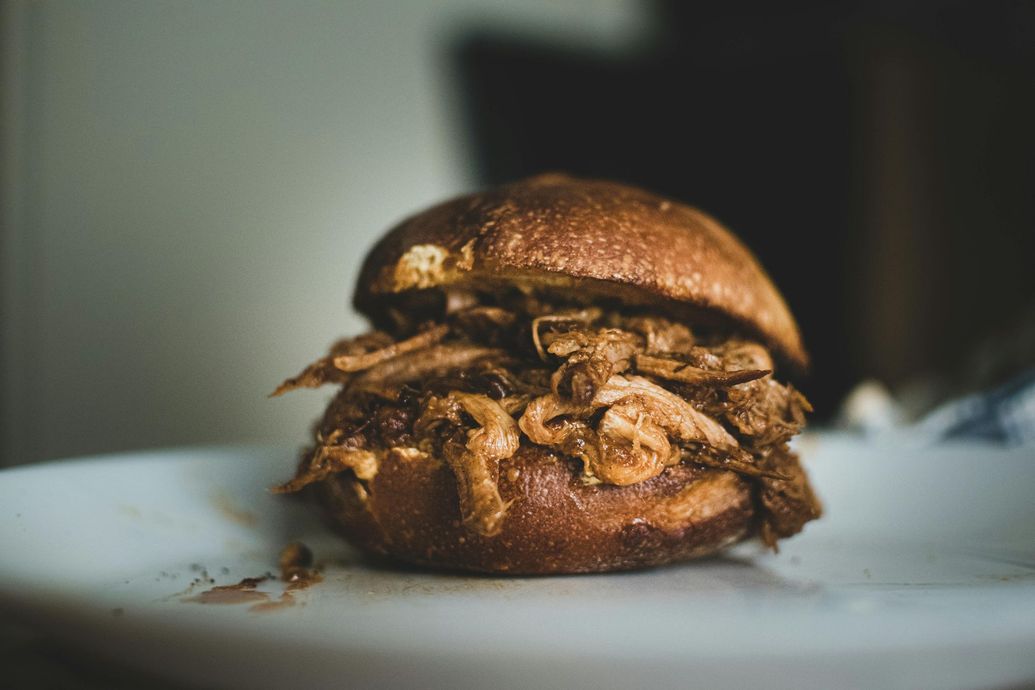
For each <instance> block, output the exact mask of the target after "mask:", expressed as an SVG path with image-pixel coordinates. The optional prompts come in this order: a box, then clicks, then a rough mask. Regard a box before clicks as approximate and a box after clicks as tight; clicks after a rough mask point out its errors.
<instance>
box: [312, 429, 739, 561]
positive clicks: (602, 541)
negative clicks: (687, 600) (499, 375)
mask: <svg viewBox="0 0 1035 690" xmlns="http://www.w3.org/2000/svg"><path fill="white" fill-rule="evenodd" d="M580 474H581V473H580V471H579V466H578V463H577V462H576V461H574V460H565V459H562V458H558V457H557V456H554V455H551V454H550V453H548V452H547V451H546V450H544V449H543V448H540V447H537V446H523V447H522V448H521V449H520V450H519V451H518V452H517V453H516V454H515V455H514V456H513V457H511V458H510V459H509V460H504V461H502V462H501V463H500V479H499V490H500V494H501V496H502V497H503V500H504V501H510V502H511V504H510V508H509V509H508V511H507V516H506V519H505V520H504V521H503V528H502V531H501V532H500V533H499V534H496V535H495V536H492V537H483V536H479V535H478V534H475V533H473V532H471V531H469V530H467V529H465V528H464V526H463V525H462V524H461V522H460V511H459V499H458V497H457V492H456V479H455V478H454V476H453V473H452V471H451V470H450V469H449V467H448V466H447V465H446V464H445V463H444V462H440V461H438V460H436V459H434V458H429V457H427V456H418V457H408V456H406V455H403V454H402V453H399V452H396V451H393V452H390V453H388V454H387V456H386V457H385V458H384V460H382V462H381V466H380V469H379V470H378V473H377V475H376V476H375V477H374V478H373V479H371V480H369V481H366V482H359V481H358V480H356V479H355V477H354V476H353V475H352V474H351V473H341V474H338V475H334V476H333V477H330V478H328V479H326V480H324V481H323V482H321V483H320V484H318V485H317V486H316V489H317V491H318V492H319V495H320V497H321V499H322V502H323V504H324V506H325V508H326V514H327V516H328V518H329V519H330V521H331V523H332V524H333V525H334V526H335V527H336V528H337V529H338V530H339V531H340V532H341V533H343V534H344V536H345V537H346V538H347V539H348V540H349V541H350V542H351V543H353V544H354V545H355V546H357V547H359V548H361V549H363V550H365V551H368V552H373V553H377V554H382V555H386V556H390V557H392V558H395V559H398V560H402V561H405V562H408V563H414V564H419V565H424V566H432V567H436V568H444V569H453V570H471V571H478V572H491V573H503V572H505V573H510V574H530V575H545V574H551V573H589V572H604V571H611V570H627V569H632V568H642V567H648V566H654V565H660V564H663V563H670V562H674V561H682V560H686V559H690V558H696V557H700V556H706V555H708V554H711V553H714V552H716V551H718V550H719V549H721V548H723V547H725V546H728V545H730V544H732V543H734V542H737V541H739V540H741V539H743V538H745V537H747V536H749V535H750V534H751V533H752V532H753V529H754V524H755V521H754V515H753V510H752V500H751V493H750V489H749V487H748V484H747V483H746V482H745V481H744V480H743V479H741V478H740V477H739V476H738V475H736V474H734V473H732V472H727V471H723V470H712V469H704V468H701V467H695V466H690V465H677V466H674V467H670V468H668V469H667V470H666V471H665V472H663V473H662V474H661V475H659V476H657V477H655V478H654V479H651V480H648V481H645V482H641V483H639V484H633V485H630V486H613V485H605V484H598V485H587V484H585V483H583V482H582V480H581V479H580Z"/></svg>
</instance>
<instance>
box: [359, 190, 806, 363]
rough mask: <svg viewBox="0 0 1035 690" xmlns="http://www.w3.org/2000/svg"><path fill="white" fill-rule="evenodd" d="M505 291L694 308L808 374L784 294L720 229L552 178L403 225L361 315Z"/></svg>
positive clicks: (646, 202) (640, 199) (692, 214)
mask: <svg viewBox="0 0 1035 690" xmlns="http://www.w3.org/2000/svg"><path fill="white" fill-rule="evenodd" d="M501 283H502V284H522V283H523V284H526V285H532V286H544V287H548V286H554V287H562V288H563V287H577V288H578V291H579V292H587V291H588V292H591V293H596V294H602V295H606V296H610V297H615V298H618V299H621V300H624V301H628V302H631V303H645V302H647V303H651V304H652V305H654V306H655V307H662V308H664V307H665V306H666V305H668V306H675V307H678V306H683V307H690V308H693V309H694V310H696V311H699V312H701V313H704V314H706V315H707V314H711V315H713V316H721V317H725V318H726V319H728V320H731V321H732V322H734V323H735V324H737V325H739V326H740V327H741V328H744V329H747V330H748V331H749V332H752V333H754V334H756V335H757V336H760V337H761V338H762V339H763V340H765V341H766V342H767V343H768V344H769V345H770V347H772V348H773V349H774V350H775V351H776V352H777V354H779V355H781V356H782V358H783V359H785V360H786V361H787V362H789V363H791V364H792V365H794V366H795V367H797V368H799V369H803V368H804V367H805V366H806V365H807V361H808V356H807V354H806V353H805V349H804V346H803V345H802V341H801V335H800V334H799V332H798V327H797V325H796V324H795V322H794V318H793V317H792V316H791V313H790V311H789V310H788V309H787V305H786V304H785V303H784V301H783V298H782V297H781V296H780V293H779V292H778V291H777V290H776V288H775V287H774V286H773V283H772V281H770V279H769V277H768V276H767V275H766V273H765V271H764V270H763V269H762V267H761V266H760V265H759V263H758V261H757V260H756V259H755V258H754V256H753V255H752V254H751V252H749V251H748V250H747V248H745V247H744V245H743V244H741V243H740V241H739V240H737V238H736V237H734V236H733V235H732V234H731V233H730V232H729V231H728V230H726V229H725V228H723V227H722V226H721V225H720V224H719V223H718V222H717V221H715V220H714V219H712V218H711V217H709V216H707V215H705V214H704V213H702V212H700V211H698V210H697V209H694V208H691V207H689V206H686V205H683V204H680V203H677V202H674V201H670V200H667V199H664V198H662V197H659V196H656V195H654V194H651V193H649V192H646V191H644V190H641V189H637V188H635V187H629V186H626V185H621V184H617V183H614V182H605V181H599V180H580V179H573V178H570V177H567V176H563V175H556V174H552V175H541V176H538V177H533V178H530V179H526V180H522V181H519V182H515V183H513V184H509V185H505V186H502V187H497V188H495V189H490V190H488V191H485V192H481V193H478V194H472V195H469V196H465V197H461V198H458V199H454V200H452V201H448V202H446V203H444V204H440V205H438V206H435V207H434V208H431V209H429V210H427V211H425V212H424V213H420V214H418V215H416V216H413V217H412V218H409V219H407V220H405V221H403V222H402V223H401V224H400V225H398V226H396V227H395V228H394V229H392V230H391V231H390V232H389V233H388V234H387V235H386V236H385V237H384V238H383V239H382V240H381V241H380V242H379V243H378V244H377V245H376V246H375V247H374V249H373V250H372V251H371V253H370V254H369V255H368V256H367V258H366V261H365V262H364V264H363V270H362V272H361V274H360V278H359V284H358V286H357V289H356V296H355V305H356V308H357V309H359V311H361V312H363V313H365V314H367V315H368V316H373V317H376V316H377V314H378V313H379V312H380V311H381V307H382V305H383V301H384V299H385V298H387V297H389V296H391V295H394V294H398V293H402V292H406V291H410V290H414V289H421V288H435V287H442V286H447V285H459V286H468V285H469V286H481V287H485V286H492V285H494V284H501ZM659 298H660V300H659Z"/></svg>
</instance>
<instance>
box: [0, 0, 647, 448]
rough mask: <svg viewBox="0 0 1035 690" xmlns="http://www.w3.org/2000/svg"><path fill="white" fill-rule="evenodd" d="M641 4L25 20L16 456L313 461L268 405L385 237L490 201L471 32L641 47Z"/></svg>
mask: <svg viewBox="0 0 1035 690" xmlns="http://www.w3.org/2000/svg"><path fill="white" fill-rule="evenodd" d="M643 15H644V8H643V7H642V6H641V5H640V4H638V3H636V2H632V1H631V0H628V1H627V0H608V1H600V0H582V1H578V2H576V1H571V0H568V1H565V2H551V1H550V0H520V1H515V0H510V1H502V0H501V1H499V2H488V3H486V2H473V1H472V0H450V1H447V2H437V3H432V2H426V1H422V0H406V1H387V0H382V1H372V2H342V3H317V2H305V3H265V2H199V3H186V2H139V1H137V0H133V1H131V2H92V3H85V2H44V1H40V2H8V3H6V4H5V6H4V27H3V32H4V33H3V39H4V48H3V51H4V52H3V57H4V87H3V93H4V113H3V116H4V120H3V121H4V137H3V142H4V149H3V161H2V162H3V172H4V177H3V180H2V187H0V191H2V194H3V197H2V213H3V221H4V225H3V235H2V240H3V264H2V269H0V270H2V273H0V279H2V281H3V285H2V287H3V307H4V313H3V327H2V330H3V343H2V344H3V369H2V374H3V403H4V405H3V408H2V409H3V420H2V421H3V426H2V430H3V438H2V442H3V456H2V462H3V463H6V464H15V463H20V462H29V461H34V460H39V459H44V458H54V457H62V456H68V455H75V454H82V453H92V452H101V451H109V450H118V449H126V448H136V447H144V446H161V445H172V444H183V443H197V442H210V441H237V440H250V441H254V440H264V439H298V440H300V441H301V440H302V439H303V438H304V437H305V434H306V430H307V429H308V426H309V423H310V421H311V419H312V418H313V417H314V416H315V415H316V414H317V412H318V410H319V408H320V407H321V405H322V404H323V403H324V402H325V400H326V399H327V397H328V395H329V393H328V392H318V393H309V394H305V393H302V394H295V395H292V396H289V397H287V398H283V399H278V400H276V401H270V400H267V399H266V397H265V395H266V393H268V392H269V391H270V390H271V389H272V388H273V386H274V385H275V384H276V383H277V382H278V381H279V380H280V379H281V378H283V377H284V376H287V375H289V374H292V373H294V372H295V371H296V370H297V369H299V368H300V367H301V366H302V365H304V364H305V363H306V362H308V361H310V359H312V358H313V357H314V356H315V355H317V354H319V353H321V352H322V351H323V349H324V348H325V347H326V345H327V344H328V343H329V342H330V341H332V340H333V339H335V338H336V337H337V336H339V335H342V334H346V333H354V332H357V331H358V330H360V329H361V328H362V326H363V324H362V322H361V320H360V319H358V318H357V317H356V316H355V315H353V314H352V313H351V312H350V310H349V309H348V307H347V298H348V293H349V292H350V291H351V289H352V285H353V281H354V279H355V275H356V270H357V267H358V264H359V261H360V259H361V257H362V255H363V253H364V252H365V251H366V249H367V248H368V247H369V246H370V245H371V244H372V242H373V241H374V240H375V239H376V237H377V235H378V234H379V233H381V232H382V231H383V230H384V229H385V228H386V227H387V226H389V225H390V224H391V223H393V222H394V221H396V220H398V219H399V218H400V217H402V216H404V215H406V214H408V213H410V212H412V211H414V210H417V209H419V208H420V207H422V206H424V205H426V204H429V203H431V202H434V201H436V200H439V199H441V198H443V197H445V196H449V195H452V194H455V193H458V192H460V191H463V190H465V189H467V188H469V187H470V186H471V185H472V184H473V183H474V180H473V179H472V175H471V173H470V170H469V165H468V161H469V151H468V149H467V140H466V137H465V134H464V131H463V129H462V122H461V119H460V117H459V110H458V105H457V101H456V96H457V93H456V84H455V82H454V81H453V75H452V70H451V64H450V62H449V59H448V47H449V45H450V41H451V40H453V39H455V38H456V37H457V36H458V35H460V34H461V33H462V32H463V30H464V28H465V27H468V28H469V27H474V26H495V27H507V28H509V29H510V30H512V31H515V32H525V33H532V34H549V35H550V36H551V37H552V38H553V39H554V40H560V41H569V42H580V43H584V44H586V45H589V46H591V47H595V48H597V49H599V50H622V49H628V47H629V46H630V45H632V44H634V43H635V40H636V37H637V36H639V35H640V33H641V31H642V29H643V26H642V23H643V21H644V16H643Z"/></svg>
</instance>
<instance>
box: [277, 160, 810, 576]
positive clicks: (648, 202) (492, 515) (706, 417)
mask: <svg viewBox="0 0 1035 690" xmlns="http://www.w3.org/2000/svg"><path fill="white" fill-rule="evenodd" d="M355 306H356V308H357V309H358V310H359V311H360V312H362V313H363V314H365V315H367V316H368V317H369V318H370V320H371V321H372V323H373V325H374V330H372V331H370V332H368V333H365V334H363V335H360V336H358V337H355V338H350V339H346V340H342V341H340V342H338V343H335V344H334V345H333V346H332V347H331V350H330V352H329V353H328V354H327V355H326V356H325V357H323V358H322V359H319V360H317V361H316V362H314V363H313V364H311V365H309V367H308V368H306V369H305V370H304V371H303V372H302V373H300V374H299V375H298V376H296V377H294V378H291V379H288V380H287V381H285V382H284V383H283V384H282V385H281V386H280V387H279V388H278V389H277V390H276V391H275V395H279V394H281V393H284V392H286V391H290V390H293V389H296V388H303V387H316V386H321V385H324V384H336V385H339V386H341V389H340V391H339V392H338V394H337V396H336V397H335V398H334V399H333V401H332V402H331V403H330V405H329V406H328V408H327V411H326V412H325V414H324V416H323V419H322V421H320V422H319V423H318V425H317V427H316V432H315V436H316V438H315V444H314V446H313V447H312V448H311V449H310V450H309V451H308V452H307V453H306V454H305V455H304V457H303V459H302V462H301V464H300V466H299V468H298V472H297V475H296V476H295V478H294V479H292V480H291V481H289V482H287V483H286V484H284V485H282V486H280V487H278V488H277V489H276V490H277V491H280V492H296V491H300V490H302V489H307V490H312V491H314V492H315V494H316V495H317V496H318V497H319V499H320V501H321V502H322V504H323V506H324V508H325V510H326V513H327V515H328V516H329V518H330V520H331V522H332V524H334V525H335V526H336V527H337V528H338V529H339V530H340V531H341V532H342V534H343V535H344V536H345V537H346V538H347V539H348V540H349V541H350V542H352V543H353V544H355V545H356V546H358V547H360V548H361V549H364V550H366V551H369V552H375V553H378V554H384V555H388V556H391V557H394V558H396V559H400V560H402V561H407V562H410V563H417V564H422V565H426V566H433V567H440V568H451V569H463V570H473V571H482V572H491V573H504V572H506V573H525V574H533V573H535V574H542V573H573V572H599V571H609V570H620V569H628V568H639V567H645V566H652V565H658V564H662V563H669V562H672V561H678V560H684V559H689V558H694V557H698V556H704V555H707V554H711V553H714V552H715V551H717V550H719V549H721V548H723V547H725V546H728V545H730V544H733V543H735V542H738V541H741V540H743V539H745V538H748V537H751V536H758V537H760V538H761V540H762V541H763V542H764V543H765V544H767V545H769V546H771V547H775V545H776V542H777V540H778V539H781V538H784V537H789V536H791V535H793V534H795V533H797V532H799V531H800V530H801V529H802V526H803V525H804V524H805V523H806V522H808V521H809V520H812V519H814V518H816V517H818V516H819V512H820V508H819V504H818V502H817V500H816V498H815V496H814V495H813V493H812V490H811V488H810V487H809V483H808V479H807V478H806V476H805V473H804V471H803V470H802V468H801V466H800V465H799V464H798V459H797V457H796V456H795V455H794V453H792V452H791V451H790V450H789V449H788V446H787V442H788V440H789V439H790V438H791V437H792V436H794V435H795V434H796V433H798V431H799V430H800V429H801V427H802V425H803V423H804V420H805V413H806V412H809V411H810V408H809V403H808V402H807V401H806V400H805V398H804V397H803V396H802V395H801V393H799V392H798V391H796V390H795V389H794V388H792V387H791V386H790V385H788V384H786V383H783V382H781V381H779V380H777V379H776V378H774V371H775V368H776V365H777V364H780V365H781V366H785V367H787V368H789V369H791V370H792V371H793V370H802V369H803V368H804V367H805V365H806V363H807V356H806V354H805V351H804V349H803V347H802V343H801V338H800V336H799V333H798V329H797V326H796V325H795V323H794V320H793V318H792V317H791V315H790V313H789V312H788V310H787V306H786V305H785V304H784V302H783V300H782V298H781V297H780V294H779V293H778V292H777V291H776V288H774V287H773V284H772V283H771V282H770V280H769V278H768V277H767V276H766V274H765V273H764V272H763V270H762V268H761V267H760V266H759V265H758V263H757V261H756V260H755V259H754V257H753V256H752V255H751V254H750V253H749V252H748V250H747V249H745V248H744V246H743V245H741V244H740V242H738V241H737V239H736V238H734V237H733V235H731V234H730V233H729V232H728V231H727V230H725V229H724V228H723V227H722V226H720V225H719V224H718V223H717V222H716V221H715V220H713V219H711V218H710V217H708V216H706V215H704V214H702V213H701V212H699V211H697V210H695V209H692V208H689V207H687V206H684V205H682V204H679V203H676V202H673V201H668V200H665V199H662V198H659V197H657V196H654V195H653V194H650V193H647V192H645V191H642V190H639V189H634V188H631V187H626V186H623V185H619V184H615V183H611V182H602V181H589V180H578V179H572V178H569V177H564V176H559V175H547V176H540V177H535V178H532V179H528V180H524V181H521V182H517V183H514V184H511V185H506V186H503V187H499V188H497V189H493V190H490V191H487V192H484V193H480V194H474V195H471V196H466V197H463V198H460V199H455V200H453V201H449V202H447V203H444V204H442V205H439V206H436V207H434V208H432V209H430V210H428V211H426V212H424V213H421V214H419V215H417V216H414V217H412V218H410V219H408V220H406V221H404V222H403V223H402V224H400V225H399V226H397V227H396V228H394V229H393V230H391V231H390V232H389V233H388V234H387V235H386V236H385V237H384V238H383V239H382V240H381V241H380V242H379V243H378V244H377V246H375V247H374V249H373V251H372V252H371V253H370V255H369V256H368V257H367V259H366V262H365V263H364V265H363V269H362V272H361V276H360V279H359V285H358V288H357V291H356V295H355Z"/></svg>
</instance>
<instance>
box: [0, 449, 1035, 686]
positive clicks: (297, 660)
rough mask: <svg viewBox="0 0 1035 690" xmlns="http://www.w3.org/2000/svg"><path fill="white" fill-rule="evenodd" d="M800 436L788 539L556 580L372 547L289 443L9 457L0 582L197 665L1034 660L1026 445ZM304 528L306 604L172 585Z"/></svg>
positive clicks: (219, 577)
mask: <svg viewBox="0 0 1035 690" xmlns="http://www.w3.org/2000/svg"><path fill="white" fill-rule="evenodd" d="M800 445H801V449H802V451H803V453H804V454H805V456H806V458H807V465H808V466H809V468H810V471H811V472H812V475H813V477H814V479H815V483H816V486H817V487H818V490H819V493H820V494H821V496H822V497H823V499H824V500H825V502H826V504H827V516H826V517H824V518H823V520H822V521H820V522H818V523H814V524H813V525H811V526H809V527H808V528H807V529H806V531H805V533H804V534H802V535H800V536H798V537H796V538H794V539H792V540H790V541H787V542H785V543H784V544H783V546H782V550H781V553H780V554H779V555H772V554H766V553H761V552H760V551H759V550H758V549H757V547H755V546H752V545H745V546H742V547H740V548H739V549H738V550H736V551H735V552H734V553H733V554H732V555H730V556H728V557H724V558H720V559H713V560H709V561H704V562H699V563H694V564H689V565H685V566H679V567H672V568H667V569H662V570H657V571H653V572H640V573H627V574H616V575H607V576H578V577H555V578H506V579H497V578H487V577H461V576H455V575H441V574H426V573H421V572H416V571H398V570H396V571H393V570H388V569H384V568H379V567H376V566H371V565H366V564H364V563H363V562H362V560H361V559H359V558H358V557H357V556H356V555H355V554H353V553H352V552H351V551H350V550H349V549H348V548H347V547H345V546H344V545H342V544H340V543H339V542H337V540H335V539H334V538H333V537H330V536H329V535H328V534H327V533H326V531H325V530H324V529H323V528H322V526H321V525H320V523H319V522H318V521H317V520H315V519H314V518H312V517H311V516H310V514H309V512H308V511H307V510H306V508H305V507H304V506H301V505H298V504H296V503H295V502H293V501H290V500H285V499H284V498H278V497H274V496H271V495H270V494H268V493H267V492H266V490H265V489H266V487H267V486H269V485H270V484H272V483H274V482H275V481H277V480H279V479H283V478H284V477H285V476H287V475H288V474H289V473H290V471H291V468H292V466H293V463H294V457H295V452H294V451H293V450H291V449H286V448H279V449H277V448H253V447H251V448H242V447H236V448H210V449H186V450H177V451H162V452H150V453H134V454H126V455H119V456H110V457H102V458H92V459H84V460H79V461H74V462H65V463H54V464H50V465H46V466H38V467H29V468H24V469H14V470H8V471H4V472H2V473H0V602H2V603H3V604H4V605H5V607H6V608H8V609H9V610H14V611H15V612H17V613H18V614H19V615H20V616H21V617H23V618H24V619H25V620H27V621H29V623H30V624H31V625H33V626H35V627H37V628H40V629H43V630H45V631H47V632H49V633H50V634H53V635H57V636H59V637H60V638H61V639H63V640H64V641H66V642H70V643H72V644H75V645H77V646H78V647H79V648H80V649H83V650H86V651H89V652H90V653H93V654H97V655H101V656H102V657H107V658H110V659H114V660H117V661H118V662H120V663H122V664H126V665H130V666H134V667H139V668H143V669H147V670H149V671H151V672H152V673H158V674H161V675H164V676H166V677H169V678H173V679H176V680H178V681H181V682H189V683H197V684H203V685H207V686H213V685H218V686H227V687H240V688H265V687H269V688H285V687H330V686H336V687H362V686H380V687H398V686H402V685H412V686H420V687H435V688H459V687H479V688H484V687H491V688H504V687H516V686H528V687H547V686H549V687H569V688H570V687H585V688H601V687H647V686H654V687H668V686H679V687H691V686H693V687H709V688H716V687H730V688H739V687H752V686H754V687H759V686H764V687H774V688H776V687H788V688H810V687H815V688H828V687H851V686H867V687H893V686H894V687H925V688H934V687H978V686H981V687H986V686H993V685H994V686H1002V685H1011V686H1013V685H1020V684H1024V683H1030V682H1033V681H1035V499H1033V495H1035V457H1032V455H1033V453H1032V452H1031V450H1030V449H1028V450H1027V451H1024V450H1015V451H1003V450H997V449H994V448H992V447H988V446H980V445H971V446H951V447H943V448H941V449H935V450H926V451H918V450H908V451H907V450H897V449H896V447H892V446H890V445H886V446H883V447H882V446H876V445H865V444H863V443H861V442H858V441H854V440H852V439H848V438H845V437H832V436H822V437H811V438H806V439H805V441H804V442H803V443H801V444H800ZM898 448H899V449H901V446H899V447H898ZM292 539H301V540H303V541H305V542H306V543H308V544H309V545H310V546H311V547H312V548H313V550H314V552H315V553H316V556H317V560H318V561H322V562H324V563H325V564H326V566H325V573H324V574H325V580H324V582H322V583H320V584H317V585H315V586H313V587H312V588H311V589H309V590H306V591H304V592H301V593H299V594H298V595H297V597H296V598H297V600H298V604H297V605H296V606H293V607H289V608H280V609H277V610H274V611H267V612H262V613H259V612H254V611H250V610H249V607H248V605H223V606H213V605H202V604H198V603H189V602H184V601H183V599H184V598H185V597H184V596H182V595H180V594H179V593H181V592H183V591H184V590H185V589H186V588H187V586H188V584H189V583H190V581H191V580H192V579H193V578H195V577H197V576H198V572H197V568H198V566H203V567H204V568H205V569H207V571H208V573H210V574H211V575H212V577H213V578H214V579H215V580H216V581H217V582H218V583H220V584H226V583H232V582H236V581H238V580H239V579H241V578H242V577H246V576H254V575H259V574H261V573H264V572H266V571H267V570H275V569H276V558H277V553H278V551H279V549H280V548H281V547H282V546H283V545H284V544H285V543H287V542H288V541H289V540H292ZM192 564H195V565H194V568H193V569H192ZM271 586H272V587H274V588H275V586H274V585H271ZM196 591H197V590H196Z"/></svg>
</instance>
